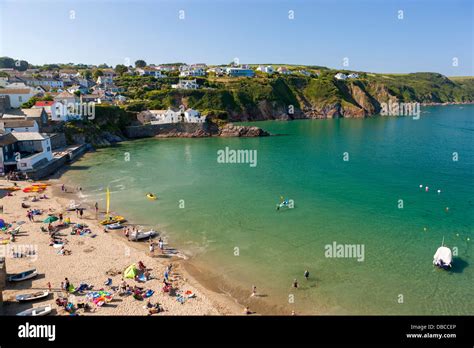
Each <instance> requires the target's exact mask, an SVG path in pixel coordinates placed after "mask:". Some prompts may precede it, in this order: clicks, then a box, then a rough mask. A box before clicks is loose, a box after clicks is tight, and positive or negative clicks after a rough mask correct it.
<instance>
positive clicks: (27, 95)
mask: <svg viewBox="0 0 474 348" xmlns="http://www.w3.org/2000/svg"><path fill="white" fill-rule="evenodd" d="M36 94H37V93H36V91H34V90H33V89H32V88H1V89H0V96H3V95H6V96H8V97H9V98H10V106H11V107H12V108H19V107H20V106H21V104H23V103H26V102H27V101H28V100H30V99H31V98H32V97H34V96H35V95H36Z"/></svg>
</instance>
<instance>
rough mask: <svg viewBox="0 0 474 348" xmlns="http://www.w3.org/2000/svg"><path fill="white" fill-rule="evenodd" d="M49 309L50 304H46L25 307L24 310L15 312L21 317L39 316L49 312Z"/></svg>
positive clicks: (50, 309)
mask: <svg viewBox="0 0 474 348" xmlns="http://www.w3.org/2000/svg"><path fill="white" fill-rule="evenodd" d="M51 311H52V308H51V306H50V305H46V306H41V307H34V308H30V309H27V310H26V311H23V312H20V313H17V315H18V316H22V317H25V316H26V317H41V316H43V315H48V314H49V313H51Z"/></svg>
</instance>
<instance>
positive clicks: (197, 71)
mask: <svg viewBox="0 0 474 348" xmlns="http://www.w3.org/2000/svg"><path fill="white" fill-rule="evenodd" d="M179 76H180V77H188V76H206V71H205V70H204V69H203V68H191V69H188V70H183V71H181V72H180V73H179Z"/></svg>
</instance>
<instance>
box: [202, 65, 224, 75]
mask: <svg viewBox="0 0 474 348" xmlns="http://www.w3.org/2000/svg"><path fill="white" fill-rule="evenodd" d="M206 72H207V73H208V74H209V73H214V74H216V75H217V76H221V75H224V73H225V70H224V69H222V68H220V67H218V66H216V67H213V68H209V69H207V70H206Z"/></svg>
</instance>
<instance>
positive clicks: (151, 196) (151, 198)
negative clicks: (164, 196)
mask: <svg viewBox="0 0 474 348" xmlns="http://www.w3.org/2000/svg"><path fill="white" fill-rule="evenodd" d="M146 198H148V199H149V200H152V201H154V200H156V199H158V197H156V196H155V195H154V194H153V193H148V194H147V195H146Z"/></svg>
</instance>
